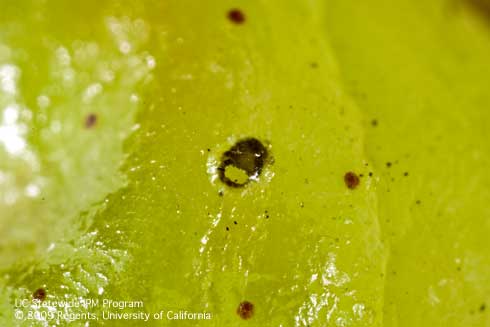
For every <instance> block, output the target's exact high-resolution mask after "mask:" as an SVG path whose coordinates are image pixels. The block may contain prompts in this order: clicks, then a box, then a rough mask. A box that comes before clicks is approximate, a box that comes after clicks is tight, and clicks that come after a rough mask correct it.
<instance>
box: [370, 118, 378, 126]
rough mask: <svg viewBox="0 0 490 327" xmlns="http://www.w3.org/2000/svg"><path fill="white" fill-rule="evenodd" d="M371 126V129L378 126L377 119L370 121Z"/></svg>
mask: <svg viewBox="0 0 490 327" xmlns="http://www.w3.org/2000/svg"><path fill="white" fill-rule="evenodd" d="M371 125H372V126H373V127H376V126H378V120H377V119H373V120H371Z"/></svg>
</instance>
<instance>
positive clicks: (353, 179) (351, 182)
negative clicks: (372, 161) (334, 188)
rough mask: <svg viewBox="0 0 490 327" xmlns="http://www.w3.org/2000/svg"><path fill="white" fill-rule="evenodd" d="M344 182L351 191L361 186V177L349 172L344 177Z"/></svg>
mask: <svg viewBox="0 0 490 327" xmlns="http://www.w3.org/2000/svg"><path fill="white" fill-rule="evenodd" d="M344 182H345V185H347V187H348V188H350V189H351V190H353V189H355V188H356V187H357V186H358V185H359V176H357V175H356V174H355V173H353V172H351V171H349V172H347V173H346V174H345V175H344Z"/></svg>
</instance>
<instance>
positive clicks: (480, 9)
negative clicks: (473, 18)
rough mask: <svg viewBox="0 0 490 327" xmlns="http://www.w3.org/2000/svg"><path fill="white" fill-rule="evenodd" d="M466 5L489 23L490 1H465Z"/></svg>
mask: <svg viewBox="0 0 490 327" xmlns="http://www.w3.org/2000/svg"><path fill="white" fill-rule="evenodd" d="M466 3H467V4H468V5H469V6H470V7H471V8H472V9H473V10H475V11H476V12H477V13H478V14H480V15H481V17H482V18H483V19H485V20H486V21H487V23H490V0H466Z"/></svg>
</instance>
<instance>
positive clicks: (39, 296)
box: [32, 287, 46, 301]
mask: <svg viewBox="0 0 490 327" xmlns="http://www.w3.org/2000/svg"><path fill="white" fill-rule="evenodd" d="M32 298H33V299H35V300H39V301H44V300H45V299H46V290H45V289H44V288H42V287H41V288H38V289H37V290H35V291H34V293H32Z"/></svg>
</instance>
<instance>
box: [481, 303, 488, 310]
mask: <svg viewBox="0 0 490 327" xmlns="http://www.w3.org/2000/svg"><path fill="white" fill-rule="evenodd" d="M486 308H487V306H486V304H485V303H482V304H481V305H480V312H483V311H485V309H486Z"/></svg>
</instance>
